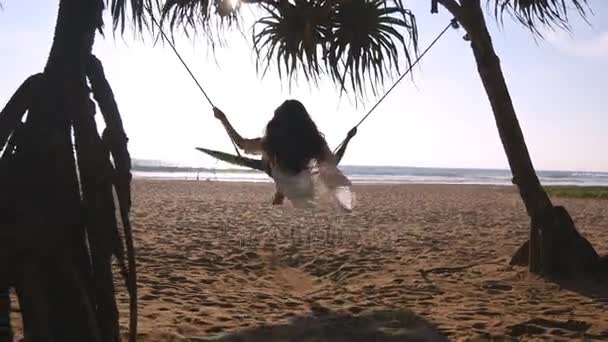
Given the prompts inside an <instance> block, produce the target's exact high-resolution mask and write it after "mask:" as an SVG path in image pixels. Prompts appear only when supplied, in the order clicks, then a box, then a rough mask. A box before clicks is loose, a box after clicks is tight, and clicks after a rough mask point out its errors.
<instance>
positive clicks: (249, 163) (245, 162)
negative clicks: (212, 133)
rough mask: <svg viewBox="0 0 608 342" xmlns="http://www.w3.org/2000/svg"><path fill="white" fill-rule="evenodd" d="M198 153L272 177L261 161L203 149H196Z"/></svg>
mask: <svg viewBox="0 0 608 342" xmlns="http://www.w3.org/2000/svg"><path fill="white" fill-rule="evenodd" d="M195 148H196V149H197V150H198V151H200V152H203V153H206V154H208V155H210V156H212V157H214V158H216V159H219V160H221V161H224V162H226V163H230V164H233V165H237V166H243V167H248V168H250V169H254V170H259V171H262V172H264V173H266V174H268V175H270V170H269V169H268V167H267V164H266V163H265V162H264V161H262V160H261V159H253V158H246V157H241V156H235V155H234V154H230V153H225V152H220V151H216V150H211V149H208V148H203V147H195Z"/></svg>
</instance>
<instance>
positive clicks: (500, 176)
mask: <svg viewBox="0 0 608 342" xmlns="http://www.w3.org/2000/svg"><path fill="white" fill-rule="evenodd" d="M341 169H342V171H343V172H344V173H345V174H346V175H347V176H348V178H349V179H350V180H351V181H352V182H353V183H381V184H488V185H511V178H512V176H511V172H510V171H508V170H488V169H444V168H421V167H393V166H343V167H341ZM133 175H134V177H148V178H171V179H189V180H193V179H199V180H210V181H245V182H269V181H271V179H270V178H269V177H268V176H267V175H266V174H264V173H261V172H257V171H250V170H239V169H232V170H226V169H223V170H222V169H218V170H212V169H200V170H192V169H180V168H171V169H170V171H168V170H167V169H164V168H162V167H159V168H146V169H138V168H137V167H135V168H134V172H133ZM538 175H539V177H540V179H541V182H542V184H543V185H578V186H608V172H578V171H577V172H573V171H539V172H538Z"/></svg>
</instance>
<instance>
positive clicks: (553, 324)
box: [507, 318, 591, 337]
mask: <svg viewBox="0 0 608 342" xmlns="http://www.w3.org/2000/svg"><path fill="white" fill-rule="evenodd" d="M590 327H591V324H589V323H587V322H584V321H574V320H568V321H556V320H550V319H545V318H533V319H531V320H529V321H526V322H523V323H519V324H515V325H512V326H508V327H507V329H509V330H510V332H509V334H510V335H511V336H514V337H519V336H522V335H541V334H544V333H545V332H546V331H547V330H549V329H551V330H550V332H551V333H552V334H555V335H559V336H568V337H572V336H578V335H582V334H583V333H584V332H585V331H587V330H589V328H590Z"/></svg>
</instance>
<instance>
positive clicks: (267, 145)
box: [213, 100, 356, 211]
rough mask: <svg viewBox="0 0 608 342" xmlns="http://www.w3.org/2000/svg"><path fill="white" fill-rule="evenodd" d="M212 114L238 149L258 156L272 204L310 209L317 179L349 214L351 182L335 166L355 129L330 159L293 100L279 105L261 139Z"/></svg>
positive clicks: (313, 127)
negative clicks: (270, 186)
mask: <svg viewBox="0 0 608 342" xmlns="http://www.w3.org/2000/svg"><path fill="white" fill-rule="evenodd" d="M213 113H214V115H215V117H216V118H217V119H219V120H220V121H221V122H222V124H223V125H224V128H225V129H226V131H227V132H228V134H229V135H230V137H231V138H232V140H234V142H235V143H236V144H237V146H238V147H239V148H241V149H243V150H244V151H245V152H246V153H249V154H261V155H262V160H264V161H265V162H266V163H267V165H268V167H269V169H270V174H271V176H272V178H273V179H274V181H275V184H276V188H277V192H276V194H275V197H274V200H273V204H281V203H283V199H284V197H287V198H288V199H289V200H290V201H291V203H292V204H293V205H294V206H296V207H306V206H309V205H311V204H312V200H313V199H314V195H315V180H317V179H318V180H320V181H321V182H320V183H321V184H322V186H323V187H325V188H326V189H327V190H329V192H330V193H331V194H332V195H333V198H334V200H336V201H337V202H338V204H339V205H340V206H341V207H342V208H343V209H346V210H349V211H350V210H352V205H353V203H352V194H351V192H350V186H351V182H350V181H349V180H348V178H346V176H344V174H342V172H341V171H340V170H339V169H338V168H337V164H338V162H339V160H340V159H341V157H342V155H343V154H344V151H345V150H346V145H347V144H348V142H349V141H350V139H351V138H352V137H353V136H354V135H355V134H356V129H353V130H351V131H350V132H349V134H348V137H347V139H346V140H345V142H344V144H343V145H342V147H341V148H340V151H338V152H337V153H336V154H335V155H334V154H333V153H332V152H331V150H330V149H329V147H328V146H327V142H326V141H325V138H324V137H323V134H321V132H319V130H318V129H317V126H316V125H315V123H314V121H313V120H312V119H311V117H310V115H309V114H308V112H307V111H306V108H305V107H304V105H303V104H302V103H300V102H299V101H297V100H287V101H285V102H283V104H281V105H280V106H279V107H278V108H277V109H276V110H275V112H274V116H273V118H272V119H271V120H270V121H269V122H268V124H267V125H266V132H265V135H264V136H263V137H260V138H254V139H245V138H243V137H242V136H241V135H240V134H238V133H237V132H236V130H235V129H234V128H233V127H232V125H231V124H230V122H228V119H227V118H226V115H225V114H224V113H223V112H222V111H221V110H220V109H218V108H214V109H213Z"/></svg>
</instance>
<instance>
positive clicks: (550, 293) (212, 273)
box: [117, 180, 608, 342]
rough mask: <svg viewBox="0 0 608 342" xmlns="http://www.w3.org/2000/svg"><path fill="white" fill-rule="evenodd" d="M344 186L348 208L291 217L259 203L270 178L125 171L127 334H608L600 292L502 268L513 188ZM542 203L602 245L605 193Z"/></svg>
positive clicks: (517, 214)
mask: <svg viewBox="0 0 608 342" xmlns="http://www.w3.org/2000/svg"><path fill="white" fill-rule="evenodd" d="M355 191H356V193H357V207H356V209H355V211H354V212H353V213H350V214H348V213H340V212H337V211H336V210H334V209H332V208H330V207H322V208H318V209H315V210H314V211H311V212H301V211H297V210H295V209H293V208H290V207H289V205H285V206H282V207H276V206H271V205H270V201H271V199H272V195H273V188H272V186H271V185H269V184H239V183H219V182H206V181H200V182H194V181H192V182H188V181H175V180H169V181H161V180H137V181H135V184H134V208H133V215H132V218H133V222H134V229H135V237H136V247H137V250H138V256H137V261H138V267H139V297H140V320H139V326H140V339H141V340H142V341H185V340H188V341H207V340H214V339H216V338H222V339H221V340H222V341H260V342H262V341H263V342H266V341H268V342H273V341H413V340H423V341H441V340H444V339H448V340H490V339H497V340H503V339H506V340H511V339H515V338H516V339H539V338H541V339H549V340H559V339H569V338H576V339H579V340H580V339H581V338H584V337H586V338H588V339H597V340H602V339H603V340H608V293H607V291H606V288H605V287H604V288H603V289H602V288H599V289H594V288H592V287H590V286H579V288H569V289H566V288H563V287H560V286H558V285H556V284H555V283H549V282H546V281H544V280H542V279H538V278H536V277H535V276H531V275H529V274H528V273H527V272H526V270H525V269H522V268H511V267H509V266H508V260H509V258H510V255H511V254H512V253H513V252H514V251H515V249H516V248H517V247H518V246H519V245H520V244H521V243H522V242H523V241H524V240H525V238H526V235H527V227H528V220H527V216H526V214H525V211H524V208H523V205H522V203H521V201H520V199H519V197H518V195H517V194H516V193H515V191H514V190H513V189H512V188H511V187H489V186H447V185H442V186H438V185H390V186H389V185H358V186H355ZM555 202H556V203H559V204H565V205H566V207H567V208H568V209H569V210H570V212H571V214H572V215H573V218H574V219H575V222H576V223H577V225H578V228H579V229H580V230H581V232H582V233H583V234H584V235H585V236H586V237H587V238H589V239H590V241H591V242H592V243H593V244H594V245H595V246H597V248H599V252H601V253H602V254H603V253H608V246H607V244H606V241H608V230H607V227H608V202H606V201H599V200H561V199H555ZM475 263H479V265H478V266H473V267H469V268H465V269H461V270H451V271H446V272H440V271H438V272H431V273H428V274H425V273H421V272H420V270H429V269H432V268H437V267H455V266H466V265H470V264H475ZM117 282H118V281H117ZM118 290H119V301H120V312H121V325H122V327H123V329H125V331H126V326H127V317H128V305H127V302H126V291H125V290H124V287H123V286H122V285H120V286H119V289H118ZM592 290H596V291H599V292H595V293H594V292H592ZM442 335H443V336H444V337H442Z"/></svg>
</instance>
